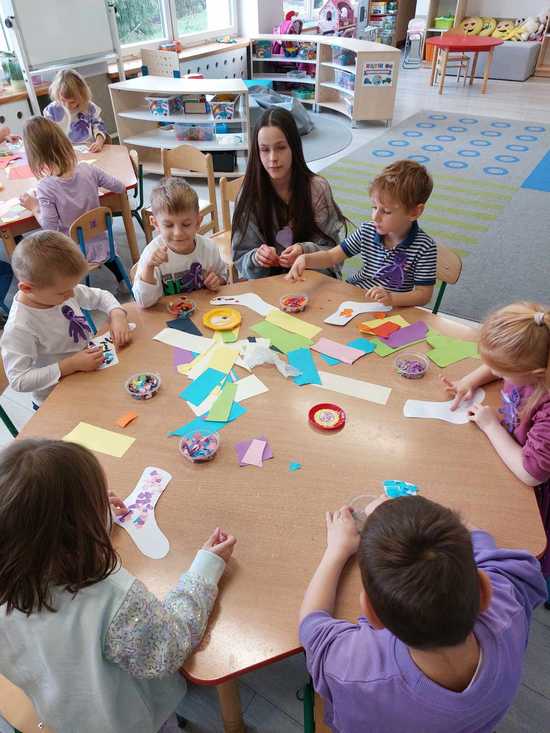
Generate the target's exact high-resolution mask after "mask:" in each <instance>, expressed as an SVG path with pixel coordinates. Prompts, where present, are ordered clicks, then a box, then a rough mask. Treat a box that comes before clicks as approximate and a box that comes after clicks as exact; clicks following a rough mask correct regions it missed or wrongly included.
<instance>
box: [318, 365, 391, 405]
mask: <svg viewBox="0 0 550 733" xmlns="http://www.w3.org/2000/svg"><path fill="white" fill-rule="evenodd" d="M319 375H320V377H321V384H319V385H316V386H317V387H319V388H320V389H328V390H330V391H331V392H340V394H345V395H349V397H357V399H359V400H367V402H375V403H376V404H377V405H385V404H386V402H387V401H388V399H389V397H390V394H391V388H390V387H384V386H383V385H381V384H372V383H371V382H365V381H363V380H362V379H352V378H351V377H341V376H340V375H339V374H333V373H332V372H319Z"/></svg>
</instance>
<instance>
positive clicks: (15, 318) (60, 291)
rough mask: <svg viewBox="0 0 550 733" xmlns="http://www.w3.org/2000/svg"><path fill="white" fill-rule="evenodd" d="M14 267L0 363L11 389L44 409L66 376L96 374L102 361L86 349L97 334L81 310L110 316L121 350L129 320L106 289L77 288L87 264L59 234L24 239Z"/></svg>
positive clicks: (99, 353)
mask: <svg viewBox="0 0 550 733" xmlns="http://www.w3.org/2000/svg"><path fill="white" fill-rule="evenodd" d="M11 264H12V268H13V271H14V273H15V276H16V277H17V279H18V281H19V286H18V287H19V291H18V293H17V295H16V296H15V298H14V299H13V304H12V307H11V309H10V314H9V316H8V320H7V322H6V325H5V327H4V334H3V336H2V340H1V341H0V346H1V348H2V359H3V361H4V368H5V371H6V376H7V377H8V380H9V383H10V386H11V387H12V388H13V389H14V390H16V391H17V392H32V393H33V402H34V404H35V405H40V403H41V402H43V401H44V400H45V399H46V397H47V396H48V395H49V393H50V392H51V391H52V389H53V388H54V387H55V385H56V384H57V383H58V382H59V380H60V379H61V378H62V377H66V376H68V375H69V374H73V373H74V372H90V371H93V370H95V369H97V368H98V367H99V366H100V364H101V363H102V361H103V355H102V351H101V349H99V348H97V347H94V348H86V347H87V346H88V343H89V340H90V339H91V338H92V337H93V334H92V331H91V329H90V326H89V325H88V323H87V321H86V318H85V316H84V314H83V312H82V309H86V310H99V311H102V312H103V313H106V314H107V315H108V318H109V328H110V330H111V334H112V336H113V341H114V343H115V346H116V347H117V348H119V347H121V346H124V345H125V344H126V343H128V341H129V340H130V337H129V333H128V320H127V318H126V311H125V310H124V308H122V306H121V305H120V303H119V302H118V300H117V299H116V298H115V297H114V296H113V295H111V293H109V292H107V290H100V289H99V288H88V287H86V285H79V282H80V280H82V278H83V277H84V275H85V274H86V273H87V272H88V264H87V262H86V260H85V259H84V255H83V254H82V252H81V251H80V249H79V248H78V247H77V246H76V244H75V243H74V242H73V241H72V240H71V239H69V237H66V236H65V235H64V234H61V233H60V232H48V231H45V232H39V233H38V234H35V235H33V236H32V237H28V238H26V239H24V240H23V241H22V242H21V243H20V244H18V245H17V247H16V248H15V252H14V253H13V256H12V260H11Z"/></svg>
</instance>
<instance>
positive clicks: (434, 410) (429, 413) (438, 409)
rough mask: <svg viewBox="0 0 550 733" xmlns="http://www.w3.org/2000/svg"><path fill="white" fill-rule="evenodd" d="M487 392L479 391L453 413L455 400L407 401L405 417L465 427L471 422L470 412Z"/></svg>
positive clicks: (404, 410)
mask: <svg viewBox="0 0 550 733" xmlns="http://www.w3.org/2000/svg"><path fill="white" fill-rule="evenodd" d="M484 399H485V390H483V389H477V390H476V391H475V394H474V396H473V397H472V399H471V400H463V401H462V402H461V403H460V405H459V406H458V407H457V408H456V410H454V411H453V412H451V405H452V404H453V400H449V401H448V402H427V401H423V400H407V401H406V402H405V405H404V406H403V415H405V417H423V418H431V419H434V420H445V421H446V422H450V423H454V424H455V425H465V424H466V423H467V422H470V417H469V415H468V410H469V409H470V407H471V406H472V405H474V404H475V403H476V402H483V400H484Z"/></svg>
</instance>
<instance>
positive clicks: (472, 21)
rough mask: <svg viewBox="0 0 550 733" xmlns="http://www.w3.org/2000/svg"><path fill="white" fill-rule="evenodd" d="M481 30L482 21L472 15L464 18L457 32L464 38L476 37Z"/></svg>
mask: <svg viewBox="0 0 550 733" xmlns="http://www.w3.org/2000/svg"><path fill="white" fill-rule="evenodd" d="M482 28H483V21H482V19H481V18H480V17H479V16H477V15H474V16H472V17H471V18H464V19H463V21H462V23H461V24H460V25H459V26H458V28H457V30H458V32H459V33H463V34H464V35H465V36H477V35H478V34H479V32H480V30H481V29H482Z"/></svg>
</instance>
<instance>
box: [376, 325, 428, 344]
mask: <svg viewBox="0 0 550 733" xmlns="http://www.w3.org/2000/svg"><path fill="white" fill-rule="evenodd" d="M388 325H389V324H388ZM394 325H395V324H394ZM427 333H428V326H427V324H426V323H424V321H416V323H411V325H410V326H405V327H404V328H400V329H399V330H398V331H396V332H395V333H392V334H390V335H389V336H388V337H387V338H386V339H384V343H386V344H387V345H388V346H391V347H392V349H398V348H400V347H401V346H408V345H409V344H412V343H415V342H417V341H422V340H423V339H425V338H426V335H427ZM378 335H380V334H378Z"/></svg>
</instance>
